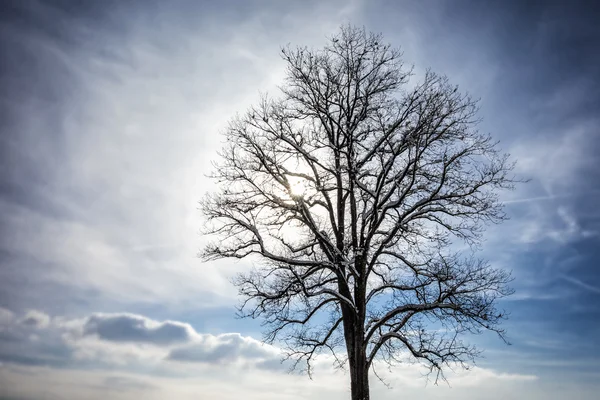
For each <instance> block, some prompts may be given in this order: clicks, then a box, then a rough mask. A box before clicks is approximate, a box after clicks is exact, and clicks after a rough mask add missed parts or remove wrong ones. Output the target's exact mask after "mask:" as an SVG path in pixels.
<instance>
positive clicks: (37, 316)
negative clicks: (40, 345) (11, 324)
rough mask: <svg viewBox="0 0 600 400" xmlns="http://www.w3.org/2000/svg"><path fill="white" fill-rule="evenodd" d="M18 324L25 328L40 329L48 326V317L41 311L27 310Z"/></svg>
mask: <svg viewBox="0 0 600 400" xmlns="http://www.w3.org/2000/svg"><path fill="white" fill-rule="evenodd" d="M19 322H20V323H21V324H23V325H26V326H30V327H33V328H38V329H41V328H46V327H47V326H48V324H50V317H49V316H48V315H46V314H45V313H43V312H41V311H37V310H29V311H28V312H27V313H26V314H25V316H23V318H21V319H20V321H19Z"/></svg>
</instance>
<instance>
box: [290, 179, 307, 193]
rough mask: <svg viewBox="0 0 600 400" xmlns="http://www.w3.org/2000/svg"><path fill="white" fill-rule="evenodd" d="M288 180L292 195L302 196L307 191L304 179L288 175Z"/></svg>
mask: <svg viewBox="0 0 600 400" xmlns="http://www.w3.org/2000/svg"><path fill="white" fill-rule="evenodd" d="M288 181H289V182H290V189H291V190H290V191H291V194H292V196H298V197H304V196H306V193H307V191H308V188H309V185H308V182H307V181H306V179H303V178H298V177H295V176H290V177H288Z"/></svg>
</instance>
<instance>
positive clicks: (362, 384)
mask: <svg viewBox="0 0 600 400" xmlns="http://www.w3.org/2000/svg"><path fill="white" fill-rule="evenodd" d="M353 350H354V357H350V358H349V362H350V388H351V392H352V400H369V370H368V369H367V362H366V361H367V357H366V351H365V349H364V348H363V346H361V345H360V344H359V345H355V348H354V349H353Z"/></svg>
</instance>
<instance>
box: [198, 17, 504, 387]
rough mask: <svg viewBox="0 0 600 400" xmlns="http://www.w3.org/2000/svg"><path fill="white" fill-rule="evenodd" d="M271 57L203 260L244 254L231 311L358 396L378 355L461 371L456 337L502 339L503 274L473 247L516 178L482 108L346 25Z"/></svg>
mask: <svg viewBox="0 0 600 400" xmlns="http://www.w3.org/2000/svg"><path fill="white" fill-rule="evenodd" d="M282 57H283V60H284V61H285V63H286V64H287V75H286V80H285V82H284V83H283V85H282V86H281V87H280V92H279V93H278V94H277V95H276V96H273V97H271V96H264V97H263V98H262V100H261V101H260V103H259V104H257V105H255V106H253V107H251V108H250V109H249V110H247V112H245V113H243V114H241V115H238V116H236V117H234V118H233V119H232V120H231V122H230V124H229V126H228V127H227V129H226V130H225V132H224V134H225V137H226V140H227V144H226V145H225V147H224V148H223V149H222V151H221V152H220V162H219V163H218V164H217V165H215V169H214V173H213V175H212V176H213V177H214V178H215V179H216V180H217V181H218V182H219V189H218V191H216V192H214V193H211V194H209V195H207V197H206V198H205V199H204V200H203V201H202V210H203V212H204V214H205V215H206V217H207V220H208V222H207V226H206V233H208V234H212V235H216V241H214V242H213V243H212V244H209V245H207V246H206V248H205V249H204V251H203V253H202V256H203V257H204V259H206V260H215V259H222V258H246V257H250V256H254V258H253V259H254V260H255V261H256V264H257V267H256V268H254V269H252V270H250V271H248V272H247V273H244V274H242V275H240V276H239V277H238V278H237V279H236V281H235V283H236V284H237V286H238V288H239V292H240V294H241V295H242V296H243V298H244V302H243V304H242V306H241V307H240V310H241V312H242V314H243V315H244V316H249V317H253V318H262V320H263V321H264V325H265V334H266V336H265V337H266V339H267V340H269V341H274V340H277V341H279V342H281V343H285V345H286V346H287V348H288V350H289V354H290V356H292V357H294V359H295V360H297V361H302V362H306V364H303V365H306V366H307V368H308V370H309V372H310V362H311V361H312V360H313V359H314V357H315V356H316V355H317V354H320V353H322V352H330V353H331V354H333V355H334V356H335V357H336V359H337V360H338V363H339V365H346V364H347V365H349V369H350V378H351V386H352V398H353V399H368V398H369V388H368V371H369V369H370V368H371V367H372V365H373V362H374V361H375V360H383V361H387V362H390V363H393V362H395V361H398V360H402V359H406V358H407V357H408V358H411V359H413V360H418V361H421V362H423V363H425V364H426V365H428V366H429V368H430V370H431V371H432V372H434V373H436V376H440V375H439V373H441V372H442V371H443V368H444V366H445V365H452V364H454V363H461V364H462V363H465V365H468V364H469V363H470V362H471V361H473V359H474V358H475V357H476V356H477V354H478V350H477V349H476V348H475V347H473V346H471V345H469V344H468V343H466V342H465V341H464V337H465V335H464V334H465V333H480V332H482V331H486V330H489V331H493V332H496V333H498V334H499V335H500V336H501V337H503V334H504V332H503V330H502V329H501V327H500V322H501V321H502V319H503V318H504V313H503V312H502V311H500V310H498V309H497V300H498V299H500V298H502V297H504V296H507V295H509V294H510V293H511V289H510V288H509V287H508V286H507V284H508V283H509V281H510V275H509V273H507V272H506V271H504V270H501V269H495V268H493V267H491V266H490V265H489V263H487V262H486V261H485V260H481V259H479V258H477V257H476V254H475V251H476V250H477V246H478V244H479V243H480V241H481V239H482V234H483V231H484V228H485V226H486V224H488V223H497V222H501V221H502V220H504V219H505V218H506V215H505V214H504V212H503V208H502V203H501V202H500V201H499V198H498V193H499V191H500V190H503V189H511V188H512V187H513V184H514V183H515V179H514V178H513V176H512V175H511V170H512V167H513V164H512V163H511V162H510V160H509V157H508V155H506V154H503V153H502V152H500V151H499V150H498V148H497V147H498V146H497V143H496V142H495V141H494V140H493V139H492V138H491V137H490V136H489V135H487V134H483V133H480V132H479V131H478V130H477V125H478V122H479V120H478V116H477V113H478V105H477V101H476V100H474V99H472V98H471V97H470V96H469V95H467V94H464V93H462V92H461V91H459V89H458V87H457V86H454V85H452V84H451V83H450V82H449V80H448V78H446V77H445V76H441V75H438V74H436V73H434V72H432V71H426V72H425V73H424V76H423V77H422V78H421V79H420V80H419V81H418V82H416V83H415V82H413V81H414V79H413V78H414V77H415V75H416V74H414V73H413V70H412V69H411V68H406V67H405V65H404V62H403V58H402V53H401V52H400V50H398V49H396V48H394V47H392V46H391V45H389V44H386V43H384V42H383V38H382V36H381V35H379V34H373V33H368V32H367V31H365V30H364V29H360V28H356V27H352V26H344V27H342V28H341V30H340V32H339V33H338V34H336V35H335V36H333V37H332V38H331V39H330V40H329V42H328V44H327V45H326V46H325V47H324V48H322V49H318V50H315V49H309V48H306V47H299V48H292V47H286V48H283V49H282ZM461 243H462V244H463V245H462V246H461V245H460V244H461ZM464 243H466V245H464ZM465 249H466V250H465ZM442 376H443V375H442Z"/></svg>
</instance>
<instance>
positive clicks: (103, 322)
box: [83, 314, 198, 346]
mask: <svg viewBox="0 0 600 400" xmlns="http://www.w3.org/2000/svg"><path fill="white" fill-rule="evenodd" d="M83 335H97V336H98V338H100V339H102V340H108V341H112V342H131V343H151V344H155V345H159V346H162V345H171V344H177V343H186V342H190V341H192V340H193V339H194V338H195V337H196V336H198V334H197V333H196V331H195V330H194V328H192V327H191V326H190V325H189V324H185V323H182V322H176V321H164V322H157V321H154V320H151V319H149V318H146V317H143V316H140V315H134V314H94V315H92V316H91V317H89V318H88V319H87V321H86V322H85V325H84V326H83Z"/></svg>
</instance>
